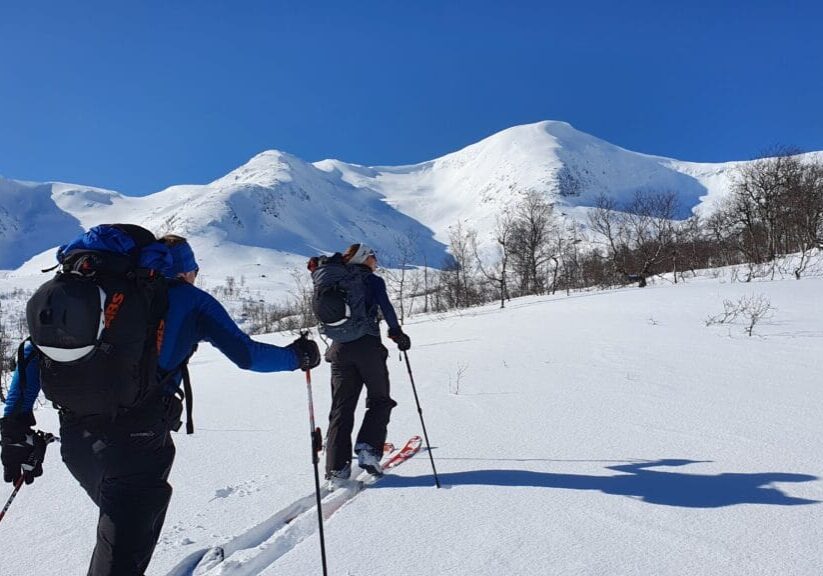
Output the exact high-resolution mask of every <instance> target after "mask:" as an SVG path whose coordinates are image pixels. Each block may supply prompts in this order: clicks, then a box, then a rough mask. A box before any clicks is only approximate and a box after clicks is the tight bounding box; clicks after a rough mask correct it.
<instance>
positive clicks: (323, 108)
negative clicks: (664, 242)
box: [0, 0, 823, 195]
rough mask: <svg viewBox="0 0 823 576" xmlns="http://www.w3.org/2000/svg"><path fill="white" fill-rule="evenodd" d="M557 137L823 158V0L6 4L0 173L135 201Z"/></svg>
mask: <svg viewBox="0 0 823 576" xmlns="http://www.w3.org/2000/svg"><path fill="white" fill-rule="evenodd" d="M539 120H565V121H567V122H570V123H571V124H572V125H574V126H575V127H576V128H578V129H579V130H583V131H585V132H588V133H590V134H593V135H595V136H598V137H600V138H603V139H605V140H608V141H610V142H612V143H614V144H617V145H620V146H623V147H624V148H628V149H631V150H636V151H640V152H646V153H651V154H659V155H664V156H671V157H675V158H679V159H682V160H693V161H726V160H738V159H745V158H751V157H752V156H754V155H756V154H758V153H759V152H761V151H762V150H765V149H767V148H769V147H773V146H774V145H777V144H782V145H791V146H797V147H800V148H802V149H804V150H823V2H817V1H806V2H792V1H790V0H783V1H778V0H773V1H768V2H766V1H760V0H752V1H744V0H739V1H736V2H728V1H723V0H715V1H701V0H692V1H677V2H674V1H666V0H655V1H631V0H627V1H615V0H596V1H585V0H578V1H577V2H572V1H564V2H553V1H549V0H544V1H533V2H526V1H517V0H505V1H504V0H498V1H483V0H471V1H448V0H438V1H435V0H405V1H402V2H401V1H393V0H354V1H344V0H335V1H329V2H323V1H313V0H297V1H286V0H282V1H278V0H225V1H217V0H140V1H126V0H80V1H78V2H68V1H66V0H53V1H39V0H26V1H15V2H12V1H7V2H2V3H1V4H0V175H2V176H5V177H7V178H14V179H18V180H35V181H48V180H59V181H64V182H73V183H78V184H87V185H92V186H100V187H104V188H110V189H114V190H117V191H120V192H123V193H126V194H129V195H142V194H148V193H151V192H156V191H158V190H162V189H163V188H165V187H167V186H170V185H173V184H184V183H191V184H195V183H206V182H209V181H211V180H213V179H215V178H217V177H220V176H222V175H224V174H225V173H227V172H229V171H230V170H232V169H233V168H235V167H237V166H239V165H241V164H243V163H244V162H246V161H247V160H248V159H249V158H250V157H252V156H254V155H255V154H257V153H259V152H261V151H263V150H267V149H272V148H276V149H280V150H284V151H287V152H290V153H292V154H295V155H297V156H299V157H301V158H303V159H305V160H309V161H315V160H321V159H324V158H339V159H341V160H345V161H347V162H354V163H358V164H367V165H380V164H383V165H392V164H412V163H417V162H421V161H425V160H430V159H432V158H435V157H437V156H441V155H443V154H446V153H448V152H452V151H455V150H457V149H459V148H462V147H463V146H466V145H468V144H471V143H473V142H476V141H478V140H480V139H482V138H484V137H486V136H489V135H491V134H493V133H495V132H497V131H499V130H502V129H504V128H507V127H509V126H513V125H516V124H524V123H529V122H536V121H539Z"/></svg>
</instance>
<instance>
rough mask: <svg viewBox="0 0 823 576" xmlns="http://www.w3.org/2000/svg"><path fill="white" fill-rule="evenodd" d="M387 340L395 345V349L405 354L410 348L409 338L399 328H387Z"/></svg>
mask: <svg viewBox="0 0 823 576" xmlns="http://www.w3.org/2000/svg"><path fill="white" fill-rule="evenodd" d="M389 338H391V339H392V340H394V343H395V344H397V349H398V350H400V351H401V352H405V351H406V350H408V349H409V348H411V338H409V336H408V335H407V334H406V333H405V332H403V330H402V329H401V328H389Z"/></svg>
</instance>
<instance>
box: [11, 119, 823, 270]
mask: <svg viewBox="0 0 823 576" xmlns="http://www.w3.org/2000/svg"><path fill="white" fill-rule="evenodd" d="M816 154H820V153H816ZM740 164H741V162H739V161H733V162H724V163H695V162H685V161H681V160H677V159H673V158H666V157H663V156H654V155H649V154H642V153H638V152H632V151H630V150H627V149H625V148H621V147H620V146H617V145H614V144H611V143H609V142H607V141H605V140H602V139H600V138H597V137H596V136H592V135H590V134H586V133H584V132H581V131H579V130H576V129H575V128H574V127H573V126H572V125H571V124H569V123H567V122H562V121H554V120H545V121H541V122H536V123H533V124H525V125H520V126H513V127H511V128H507V129H505V130H502V131H500V132H497V133H495V134H493V135H491V136H489V137H487V138H484V139H482V140H480V141H478V142H475V143H472V144H470V145H468V146H466V147H464V148H462V149H460V150H457V151H455V152H452V153H449V154H446V155H444V156H441V157H439V158H435V159H433V160H428V161H425V162H421V163H418V164H409V165H401V166H362V165H358V164H350V163H347V162H344V161H341V160H334V159H327V160H320V161H317V162H313V163H312V162H307V161H305V160H302V159H301V158H298V157H297V156H294V155H292V154H290V153H288V152H284V151H281V150H265V151H263V152H260V153H259V154H256V155H255V156H253V157H252V158H251V159H249V161H248V162H246V163H245V164H243V165H241V166H239V167H237V168H236V169H234V170H232V171H231V172H229V173H228V174H226V175H225V176H222V177H220V178H217V179H216V180H214V181H212V182H210V183H208V184H181V185H174V186H170V187H168V188H166V189H164V190H161V191H159V192H155V193H153V194H150V195H147V196H142V197H130V196H126V195H123V194H120V193H118V192H115V191H111V190H105V189H102V188H95V187H92V186H83V185H75V184H66V183H61V182H48V183H33V182H24V181H16V180H10V179H4V178H0V270H18V269H21V268H22V270H20V271H21V272H25V271H26V270H27V269H28V267H26V266H25V263H26V262H27V261H28V260H30V259H31V258H33V257H35V256H37V255H38V254H40V253H41V252H43V251H47V250H48V249H49V248H53V247H56V246H58V245H59V244H61V243H63V242H65V241H66V239H67V238H70V237H71V236H73V235H76V234H77V233H79V232H80V231H81V230H82V229H84V228H88V227H90V226H92V225H94V224H97V223H101V222H114V221H126V222H131V223H136V224H141V225H143V226H146V227H147V228H150V229H152V230H153V231H154V232H155V233H157V234H164V233H168V232H176V233H178V234H182V235H185V236H189V237H190V238H191V240H192V243H193V244H195V246H196V247H198V244H199V245H200V246H204V245H208V246H210V247H213V248H219V246H220V245H222V244H224V243H232V244H235V245H236V246H237V247H248V248H257V249H262V250H272V251H275V252H277V253H279V254H289V255H292V256H299V257H305V256H307V255H310V254H313V253H317V252H332V251H335V250H341V249H342V248H344V247H345V246H346V245H347V244H348V243H350V242H354V241H364V242H366V243H368V244H370V245H372V246H374V247H375V248H376V249H378V250H379V251H380V252H381V254H382V255H383V261H382V263H383V264H384V265H398V263H399V262H404V261H408V254H406V253H403V252H404V248H403V245H407V244H409V243H411V244H412V245H413V246H414V252H415V254H414V255H412V258H411V261H410V263H411V264H416V265H422V264H427V265H429V266H440V265H441V264H442V263H443V262H444V261H446V260H447V259H448V254H447V250H446V246H447V244H448V241H449V231H450V229H451V227H452V226H454V225H455V224H456V223H457V222H461V223H462V224H463V225H465V226H467V227H471V228H473V229H475V230H477V232H478V239H479V241H480V243H481V245H484V244H490V243H491V240H490V233H491V231H492V230H493V228H494V223H495V219H496V217H497V215H498V214H500V212H501V211H502V210H504V209H506V208H507V207H509V206H511V205H512V204H513V203H514V202H516V200H517V198H518V197H519V196H522V195H524V194H526V193H528V192H531V191H537V192H539V193H542V194H545V195H546V196H547V198H548V199H549V200H550V201H551V202H553V203H556V204H557V205H558V206H559V207H560V208H561V209H562V211H563V212H564V213H565V214H568V215H569V216H570V217H571V218H573V219H577V220H578V221H583V222H584V221H585V214H586V211H587V209H588V208H589V207H591V206H593V205H594V204H595V202H596V200H597V198H598V197H599V196H600V195H601V194H606V195H608V196H611V197H613V198H615V199H616V200H617V201H618V202H621V201H626V200H628V199H630V198H631V196H632V195H633V194H634V193H635V192H636V191H638V190H650V191H651V190H653V191H673V192H675V193H677V195H678V198H679V200H680V211H679V212H678V217H679V218H685V217H688V216H689V215H691V214H692V213H696V212H704V213H705V212H709V213H710V212H711V211H712V210H713V209H714V207H715V206H716V204H717V202H718V201H720V200H721V199H722V198H723V197H724V196H725V195H726V192H727V190H728V188H729V183H730V178H731V177H732V174H733V171H734V170H735V169H736V168H737V167H738V166H739V165H740ZM31 230H37V234H35V235H34V236H36V241H32V238H31V236H32V235H31V234H30V233H29V232H28V231H31ZM407 251H408V250H407V249H406V252H407ZM217 252H219V249H218V250H217ZM232 253H233V254H234V255H235V257H237V255H238V254H240V253H242V250H240V251H237V250H234V251H232ZM217 256H219V255H217ZM205 257H206V258H207V259H209V258H211V255H210V254H207V255H206V256H205ZM241 259H242V257H241Z"/></svg>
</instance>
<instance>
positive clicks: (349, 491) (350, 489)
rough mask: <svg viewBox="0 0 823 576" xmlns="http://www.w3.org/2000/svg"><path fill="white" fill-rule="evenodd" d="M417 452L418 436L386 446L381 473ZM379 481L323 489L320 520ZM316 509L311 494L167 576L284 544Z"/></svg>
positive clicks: (196, 572) (191, 573) (364, 475)
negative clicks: (277, 539) (279, 539)
mask: <svg viewBox="0 0 823 576" xmlns="http://www.w3.org/2000/svg"><path fill="white" fill-rule="evenodd" d="M415 439H416V440H415ZM419 449H420V437H419V436H415V437H413V438H410V439H409V441H408V442H406V444H405V445H404V446H403V448H402V449H400V451H398V450H397V448H396V447H395V445H394V444H392V443H390V442H386V443H385V444H384V445H383V469H384V470H388V469H391V468H396V467H397V466H398V465H399V464H401V463H402V462H405V461H406V460H408V459H409V458H411V457H412V456H414V454H416V453H417V451H419ZM379 479H380V477H372V476H371V475H370V474H369V473H368V472H365V471H363V472H361V473H360V474H359V475H358V476H357V479H356V480H353V481H352V482H351V486H347V487H345V488H340V489H338V490H335V491H332V490H329V489H328V487H326V486H321V488H320V496H321V498H322V499H323V501H324V504H323V516H324V517H325V518H328V517H330V516H331V515H332V514H333V513H334V512H335V511H337V510H338V509H339V508H340V507H341V506H342V505H343V504H345V503H346V502H348V501H349V500H351V498H353V497H354V496H355V495H357V494H358V493H359V492H360V491H362V490H363V488H365V487H366V486H370V485H372V484H374V483H375V481H376V480H379ZM327 500H328V502H327ZM315 509H316V504H315V495H314V494H313V493H312V494H309V495H307V496H304V497H303V498H300V499H299V500H297V501H295V502H293V503H292V504H290V505H289V506H286V507H285V508H283V509H282V510H280V511H279V512H277V513H275V514H274V515H272V516H271V517H270V518H269V519H268V520H266V521H264V522H262V523H261V524H258V525H257V526H254V527H252V528H250V529H249V530H247V531H246V532H245V533H243V534H240V535H238V536H235V537H234V538H232V539H231V540H230V541H229V542H226V543H224V544H223V545H216V546H211V547H209V548H202V549H200V550H197V551H194V552H192V553H191V554H189V555H188V556H187V557H186V558H184V559H183V560H182V561H181V562H180V563H178V564H177V566H175V567H174V568H173V569H172V570H171V571H170V572H168V574H167V576H200V575H205V574H207V573H209V572H210V571H211V570H212V569H213V568H216V567H217V566H218V565H219V564H221V563H222V562H223V560H224V559H225V558H227V557H229V556H230V555H232V554H233V553H235V552H237V551H238V550H244V549H249V548H253V547H255V546H259V545H260V544H262V543H263V542H266V541H267V540H268V539H271V538H272V537H274V536H275V535H276V534H277V533H278V532H281V531H285V532H284V535H283V539H284V542H285V540H289V536H288V533H289V531H290V530H293V531H294V532H295V533H302V532H310V530H309V522H308V521H307V520H306V519H307V518H309V515H308V513H309V512H312V511H314V510H315ZM295 524H297V526H294V525H295ZM301 540H302V538H301ZM272 548H273V550H280V552H282V553H285V550H286V548H285V545H284V546H283V547H280V546H273V547H272ZM277 555H278V554H277V553H275V552H274V551H272V552H271V558H269V559H268V560H269V561H271V562H273V561H274V559H275V556H277ZM264 563H265V562H264Z"/></svg>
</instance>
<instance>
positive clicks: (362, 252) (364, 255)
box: [343, 244, 377, 271]
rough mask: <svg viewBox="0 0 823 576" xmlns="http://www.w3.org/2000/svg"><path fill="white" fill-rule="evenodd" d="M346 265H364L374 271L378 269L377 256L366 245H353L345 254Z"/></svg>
mask: <svg viewBox="0 0 823 576" xmlns="http://www.w3.org/2000/svg"><path fill="white" fill-rule="evenodd" d="M343 262H345V263H346V264H362V265H363V266H368V267H369V268H371V269H372V271H374V270H375V269H376V268H377V254H375V253H374V250H372V249H371V248H369V247H368V246H366V245H365V244H352V245H351V246H349V247H348V248H347V249H346V251H345V252H343Z"/></svg>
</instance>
